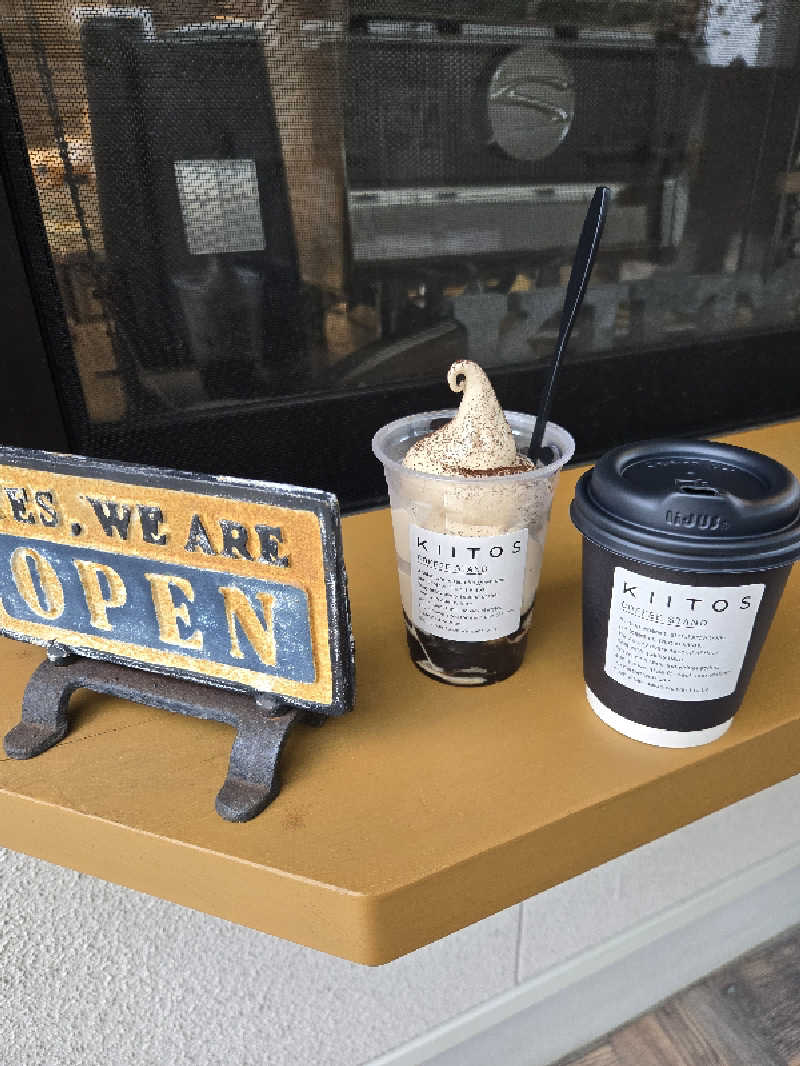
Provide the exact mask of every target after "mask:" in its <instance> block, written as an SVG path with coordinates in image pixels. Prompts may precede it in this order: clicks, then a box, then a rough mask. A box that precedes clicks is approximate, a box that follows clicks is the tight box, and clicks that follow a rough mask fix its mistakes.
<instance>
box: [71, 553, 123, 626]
mask: <svg viewBox="0 0 800 1066" xmlns="http://www.w3.org/2000/svg"><path fill="white" fill-rule="evenodd" d="M73 563H74V565H75V569H76V570H77V571H78V577H79V578H80V579H81V585H83V595H84V597H85V598H86V606H87V607H88V608H89V622H90V623H91V625H92V626H94V628H95V629H106V630H108V629H113V628H114V627H113V626H112V625H111V623H110V622H109V620H108V609H109V607H122V606H123V605H124V604H125V603H126V602H127V599H128V592H127V589H126V588H125V583H124V582H123V580H122V578H121V577H120V576H119V574H118V573H117V571H116V570H112V569H111V567H110V566H105V565H104V564H103V563H95V562H90V561H89V560H86V559H73ZM101 574H102V575H103V577H104V578H105V580H106V584H107V585H108V588H107V590H106V591H107V592H108V595H107V596H104V595H103V591H104V590H103V589H102V587H101V585H100V575H101Z"/></svg>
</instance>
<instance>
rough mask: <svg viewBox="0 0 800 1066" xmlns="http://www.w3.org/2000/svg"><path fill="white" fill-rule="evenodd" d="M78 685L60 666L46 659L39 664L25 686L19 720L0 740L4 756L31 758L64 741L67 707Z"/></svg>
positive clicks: (66, 729)
mask: <svg viewBox="0 0 800 1066" xmlns="http://www.w3.org/2000/svg"><path fill="white" fill-rule="evenodd" d="M65 681H66V682H67V683H66V684H65V683H64V682H65ZM77 687H78V686H77V685H72V684H70V683H69V679H68V678H67V677H66V676H65V675H64V673H63V668H62V667H61V666H60V665H57V664H56V663H53V662H48V661H47V660H45V662H43V663H42V664H41V665H40V666H38V667H37V668H36V670H34V672H33V674H32V675H31V679H30V681H29V682H28V684H27V685H26V686H25V693H24V695H23V697H22V720H21V721H20V722H18V723H17V725H15V726H14V728H13V729H11V730H9V732H8V733H6V736H5V739H4V740H3V747H4V748H5V752H6V755H8V756H9V757H10V758H12V759H32V758H33V757H34V755H41V753H42V752H43V751H47V749H48V748H52V747H53V745H54V744H58V742H59V740H63V738H64V737H65V736H66V734H67V731H68V729H69V719H68V717H67V707H68V706H69V700H70V696H72V693H73V692H74V691H75V689H76V688H77Z"/></svg>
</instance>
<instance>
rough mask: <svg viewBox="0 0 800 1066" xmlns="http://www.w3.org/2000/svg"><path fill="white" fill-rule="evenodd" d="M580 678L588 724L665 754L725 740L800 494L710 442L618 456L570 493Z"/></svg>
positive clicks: (756, 459)
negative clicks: (579, 543) (579, 548)
mask: <svg viewBox="0 0 800 1066" xmlns="http://www.w3.org/2000/svg"><path fill="white" fill-rule="evenodd" d="M570 513H571V516H572V520H573V522H574V523H575V525H576V526H577V527H578V529H579V530H580V531H581V533H582V534H583V669H584V677H585V680H586V694H587V698H588V701H589V705H590V706H591V708H592V709H593V711H594V712H595V714H596V715H597V716H598V717H599V718H600V719H601V720H602V721H604V722H605V723H606V724H607V725H609V726H611V727H612V728H613V729H616V730H617V732H619V733H622V734H624V735H625V736H627V737H631V738H633V739H634V740H639V741H643V742H644V743H647V744H655V745H657V746H659V747H670V748H688V747H694V746H695V745H699V744H706V743H709V742H710V741H713V740H717V739H718V738H719V737H721V736H722V735H723V734H724V733H725V732H726V731H727V730H728V729H729V727H730V725H731V723H732V721H733V717H734V715H735V713H736V711H737V710H738V708H739V706H740V705H741V702H742V699H743V697H744V694H745V691H746V689H747V685H748V682H749V680H750V677H751V675H752V673H753V670H754V668H755V666H756V662H757V660H758V656H759V653H760V651H761V648H762V646H763V644H764V641H765V640H766V637H767V633H768V631H769V628H770V625H771V623H772V619H773V616H774V614H775V609H776V608H777V606H778V601H779V600H780V597H781V593H782V592H783V588H784V586H785V584H786V580H787V578H788V576H789V572H790V570H791V567H792V564H793V563H794V562H795V560H796V559H798V558H800V484H798V481H797V479H796V478H795V477H794V475H793V474H792V473H791V471H789V470H787V469H786V467H784V466H782V465H781V464H780V463H777V462H775V461H774V460H773V459H770V458H768V457H767V456H765V455H761V454H759V453H758V452H753V451H749V450H747V449H745V448H736V447H734V446H732V445H728V444H715V443H712V442H709V441H685V440H660V441H649V442H645V443H642V444H635V445H630V446H628V447H623V448H617V449H614V450H613V451H611V452H608V453H607V454H606V455H604V456H603V457H602V458H601V459H600V460H599V461H598V463H597V465H596V466H595V467H594V468H593V469H592V470H589V471H587V472H586V473H585V474H584V475H583V476H582V477H581V478H580V480H579V481H578V484H577V486H576V490H575V499H574V500H573V502H572V507H571V511H570Z"/></svg>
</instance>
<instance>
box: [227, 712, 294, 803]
mask: <svg viewBox="0 0 800 1066" xmlns="http://www.w3.org/2000/svg"><path fill="white" fill-rule="evenodd" d="M302 714H303V712H302V711H301V710H300V709H299V708H297V707H284V708H281V707H280V704H279V702H278V701H277V700H266V699H263V698H262V699H257V700H256V704H255V708H254V711H253V713H252V715H249V716H248V717H247V718H243V719H240V720H239V725H238V728H237V731H236V739H235V740H234V742H233V747H232V748H231V761H230V764H229V766H228V776H227V777H226V778H225V783H224V785H223V786H222V788H221V789H220V790H219V792H218V793H217V799H216V802H215V807H216V809H217V813H218V814H221V815H222V817H223V818H225V819H227V820H228V821H229V822H246V821H248V820H249V819H250V818H254V817H255V816H256V815H257V814H259V813H260V812H261V811H263V810H264V808H265V807H266V806H268V805H269V804H270V803H271V802H272V800H273V799H274V798H275V796H277V794H278V792H279V791H280V783H279V778H278V759H279V758H280V754H281V751H282V750H283V745H284V743H285V741H286V738H287V736H288V735H289V730H290V729H291V728H292V726H293V725H294V724H295V722H297V721H298V720H299V719H300V718H301V717H302Z"/></svg>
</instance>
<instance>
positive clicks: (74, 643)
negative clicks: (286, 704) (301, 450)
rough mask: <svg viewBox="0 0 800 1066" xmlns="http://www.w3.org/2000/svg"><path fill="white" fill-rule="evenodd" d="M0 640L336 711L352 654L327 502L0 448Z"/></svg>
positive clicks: (238, 483)
mask: <svg viewBox="0 0 800 1066" xmlns="http://www.w3.org/2000/svg"><path fill="white" fill-rule="evenodd" d="M0 632H2V633H4V634H6V635H7V636H10V637H14V638H16V639H20V640H26V641H31V642H33V643H36V644H41V645H44V646H47V645H53V644H56V645H59V646H61V647H63V648H66V649H68V650H69V651H71V652H74V653H76V654H78V655H81V656H87V657H89V658H96V659H105V660H110V661H112V662H118V663H122V664H125V665H132V666H138V667H143V668H145V669H147V670H154V671H160V672H164V673H167V674H170V675H172V676H175V677H183V678H187V679H191V680H195V681H204V682H206V683H211V684H214V685H220V686H223V687H227V688H234V689H240V690H245V691H253V692H257V693H271V694H275V695H277V696H281V697H285V698H286V699H287V700H288V701H290V702H291V703H292V704H295V705H298V706H301V707H306V708H309V709H313V710H314V711H317V712H322V713H327V714H340V713H342V712H343V711H346V710H348V709H349V707H350V705H351V703H352V699H353V654H352V638H351V634H350V619H349V608H348V602H347V588H346V578H345V571H344V563H343V560H342V553H341V536H340V524H339V513H338V503H337V500H336V498H335V496H332V495H331V494H329V493H325V492H321V491H317V490H315V489H304V488H295V487H293V486H284V485H274V484H268V483H265V482H258V481H245V480H239V479H234V478H214V477H198V476H195V475H193V474H182V473H178V472H175V471H167V470H159V469H155V468H149V467H136V466H132V465H129V464H123V463H99V462H95V461H93V460H88V459H83V458H80V457H75V456H62V455H55V454H50V453H47V452H32V451H27V450H22V449H12V448H3V449H0Z"/></svg>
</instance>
